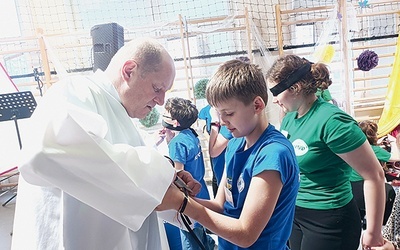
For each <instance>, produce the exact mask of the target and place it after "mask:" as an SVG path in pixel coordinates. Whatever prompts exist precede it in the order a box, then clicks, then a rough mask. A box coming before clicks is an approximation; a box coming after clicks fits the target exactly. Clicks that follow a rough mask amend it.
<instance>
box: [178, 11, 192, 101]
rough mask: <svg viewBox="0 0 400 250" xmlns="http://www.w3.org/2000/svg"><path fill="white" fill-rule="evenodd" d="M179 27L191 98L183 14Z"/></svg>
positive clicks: (180, 17)
mask: <svg viewBox="0 0 400 250" xmlns="http://www.w3.org/2000/svg"><path fill="white" fill-rule="evenodd" d="M179 26H180V35H181V43H182V53H183V64H184V65H185V77H186V86H187V91H188V96H189V98H190V84H189V70H188V68H189V66H188V61H187V56H186V46H185V35H187V33H186V32H185V28H184V24H183V19H182V15H181V14H179Z"/></svg>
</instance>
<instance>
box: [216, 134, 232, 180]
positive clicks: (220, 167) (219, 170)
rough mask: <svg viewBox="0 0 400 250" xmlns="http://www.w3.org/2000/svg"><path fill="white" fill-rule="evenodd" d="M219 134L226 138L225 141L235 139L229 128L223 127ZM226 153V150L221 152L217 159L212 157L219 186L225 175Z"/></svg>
mask: <svg viewBox="0 0 400 250" xmlns="http://www.w3.org/2000/svg"><path fill="white" fill-rule="evenodd" d="M219 133H220V134H221V135H222V136H223V137H225V139H227V140H230V139H232V138H233V135H232V133H231V132H230V131H229V130H228V128H227V127H225V126H222V127H221V129H220V130H219ZM225 151H226V148H225V149H224V150H223V151H222V152H221V154H220V155H218V156H217V157H211V163H212V167H213V170H214V174H215V177H216V178H217V184H218V185H219V183H220V182H221V179H222V174H223V173H224V168H225Z"/></svg>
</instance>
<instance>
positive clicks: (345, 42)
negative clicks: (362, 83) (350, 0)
mask: <svg viewBox="0 0 400 250" xmlns="http://www.w3.org/2000/svg"><path fill="white" fill-rule="evenodd" d="M346 4H347V1H346V0H339V10H340V13H341V15H342V20H341V22H340V25H341V36H340V37H341V38H342V46H341V47H342V53H343V64H344V72H343V78H344V84H345V102H346V103H347V105H346V107H345V111H346V112H347V113H348V114H350V115H353V116H354V111H353V110H352V108H351V105H352V104H351V97H350V93H353V86H352V82H350V76H349V71H350V68H353V67H350V66H349V39H348V27H347V6H346Z"/></svg>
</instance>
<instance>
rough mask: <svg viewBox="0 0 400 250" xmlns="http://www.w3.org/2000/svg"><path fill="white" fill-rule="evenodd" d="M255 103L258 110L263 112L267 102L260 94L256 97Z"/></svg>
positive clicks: (255, 108)
mask: <svg viewBox="0 0 400 250" xmlns="http://www.w3.org/2000/svg"><path fill="white" fill-rule="evenodd" d="M253 105H254V110H255V111H256V112H261V111H263V110H264V109H265V102H264V100H263V99H262V98H261V97H260V96H256V98H254V101H253Z"/></svg>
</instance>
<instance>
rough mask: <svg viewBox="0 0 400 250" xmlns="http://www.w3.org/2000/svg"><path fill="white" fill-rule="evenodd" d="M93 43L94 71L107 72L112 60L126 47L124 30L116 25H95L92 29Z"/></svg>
mask: <svg viewBox="0 0 400 250" xmlns="http://www.w3.org/2000/svg"><path fill="white" fill-rule="evenodd" d="M90 35H91V37H92V42H93V71H96V70H97V69H101V70H105V69H106V68H107V66H108V64H109V63H110V61H111V58H112V57H113V56H114V55H115V53H117V51H118V50H119V48H121V47H122V46H123V45H124V28H123V27H122V26H120V25H118V24H116V23H106V24H99V25H95V26H93V27H92V28H91V29H90Z"/></svg>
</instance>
